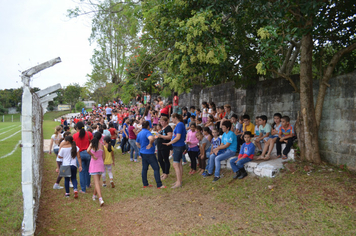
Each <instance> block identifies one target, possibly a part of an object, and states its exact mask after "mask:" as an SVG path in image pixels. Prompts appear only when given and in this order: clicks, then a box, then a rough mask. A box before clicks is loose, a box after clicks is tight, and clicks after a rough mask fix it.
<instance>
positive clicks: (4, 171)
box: [0, 122, 23, 235]
mask: <svg viewBox="0 0 356 236" xmlns="http://www.w3.org/2000/svg"><path fill="white" fill-rule="evenodd" d="M19 130H21V123H20V122H1V123H0V133H2V134H1V135H0V140H2V139H5V138H7V137H9V136H11V135H12V134H14V133H16V132H17V131H19ZM20 139H21V132H18V133H17V134H16V135H14V136H12V137H10V138H8V139H6V140H3V141H0V146H1V148H0V157H2V156H4V155H6V154H8V153H10V152H11V151H12V150H13V149H14V148H15V146H16V145H17V144H18V141H19V140H20ZM0 167H1V177H0V196H1V201H0V234H1V235H14V234H19V233H20V228H21V221H22V215H23V214H22V192H21V148H17V149H16V151H15V152H14V153H13V154H12V155H11V156H8V157H4V158H0Z"/></svg>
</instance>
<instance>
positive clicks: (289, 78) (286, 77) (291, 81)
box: [269, 69, 299, 93]
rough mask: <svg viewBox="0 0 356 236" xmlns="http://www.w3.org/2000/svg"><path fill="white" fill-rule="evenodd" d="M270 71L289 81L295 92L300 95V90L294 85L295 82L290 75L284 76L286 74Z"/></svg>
mask: <svg viewBox="0 0 356 236" xmlns="http://www.w3.org/2000/svg"><path fill="white" fill-rule="evenodd" d="M269 71H271V72H273V73H276V74H277V75H279V76H281V77H283V78H285V79H286V80H288V82H289V83H290V85H291V86H292V87H293V88H294V92H296V93H299V89H298V87H297V85H296V84H295V83H294V81H293V80H292V79H291V77H290V76H289V75H287V74H284V73H280V72H278V71H277V70H275V69H269Z"/></svg>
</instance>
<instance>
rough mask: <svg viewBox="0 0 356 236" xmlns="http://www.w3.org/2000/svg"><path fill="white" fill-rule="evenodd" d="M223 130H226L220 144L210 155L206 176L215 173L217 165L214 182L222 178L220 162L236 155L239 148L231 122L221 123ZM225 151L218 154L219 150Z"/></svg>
mask: <svg viewBox="0 0 356 236" xmlns="http://www.w3.org/2000/svg"><path fill="white" fill-rule="evenodd" d="M221 128H222V131H223V132H224V134H223V136H222V140H221V144H220V146H218V147H217V148H214V149H213V154H211V155H210V157H209V168H208V173H207V175H206V176H204V177H207V176H211V175H213V170H214V166H215V177H214V180H213V182H216V181H218V180H219V179H220V162H221V161H223V160H227V159H229V158H230V157H233V156H236V149H237V138H236V135H235V134H234V132H232V131H231V130H230V129H231V122H230V121H229V120H226V121H224V122H223V123H222V125H221ZM220 150H221V151H223V153H222V154H219V155H218V152H219V151H220Z"/></svg>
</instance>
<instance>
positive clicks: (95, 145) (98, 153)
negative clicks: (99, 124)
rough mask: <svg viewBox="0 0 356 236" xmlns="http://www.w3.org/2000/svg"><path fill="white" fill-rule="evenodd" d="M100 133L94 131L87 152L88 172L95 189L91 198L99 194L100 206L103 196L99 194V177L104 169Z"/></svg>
mask: <svg viewBox="0 0 356 236" xmlns="http://www.w3.org/2000/svg"><path fill="white" fill-rule="evenodd" d="M100 139H101V133H100V132H96V133H95V134H94V138H93V139H92V140H91V143H90V146H89V147H88V150H87V152H88V154H89V155H90V156H91V160H90V165H89V174H90V175H92V176H93V177H94V183H95V189H94V194H93V200H94V201H95V199H96V198H97V195H99V202H100V206H103V205H104V201H103V198H102V196H101V189H100V177H101V175H102V174H103V172H104V171H105V166H104V160H105V153H104V146H103V144H101V143H100Z"/></svg>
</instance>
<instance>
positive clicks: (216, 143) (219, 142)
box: [211, 137, 221, 149]
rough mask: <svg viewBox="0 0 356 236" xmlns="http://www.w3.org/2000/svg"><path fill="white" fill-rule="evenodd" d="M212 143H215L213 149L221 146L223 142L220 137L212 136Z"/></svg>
mask: <svg viewBox="0 0 356 236" xmlns="http://www.w3.org/2000/svg"><path fill="white" fill-rule="evenodd" d="M211 143H212V145H213V149H215V148H217V147H219V146H220V144H221V139H220V138H219V137H217V138H212V139H211Z"/></svg>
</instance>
